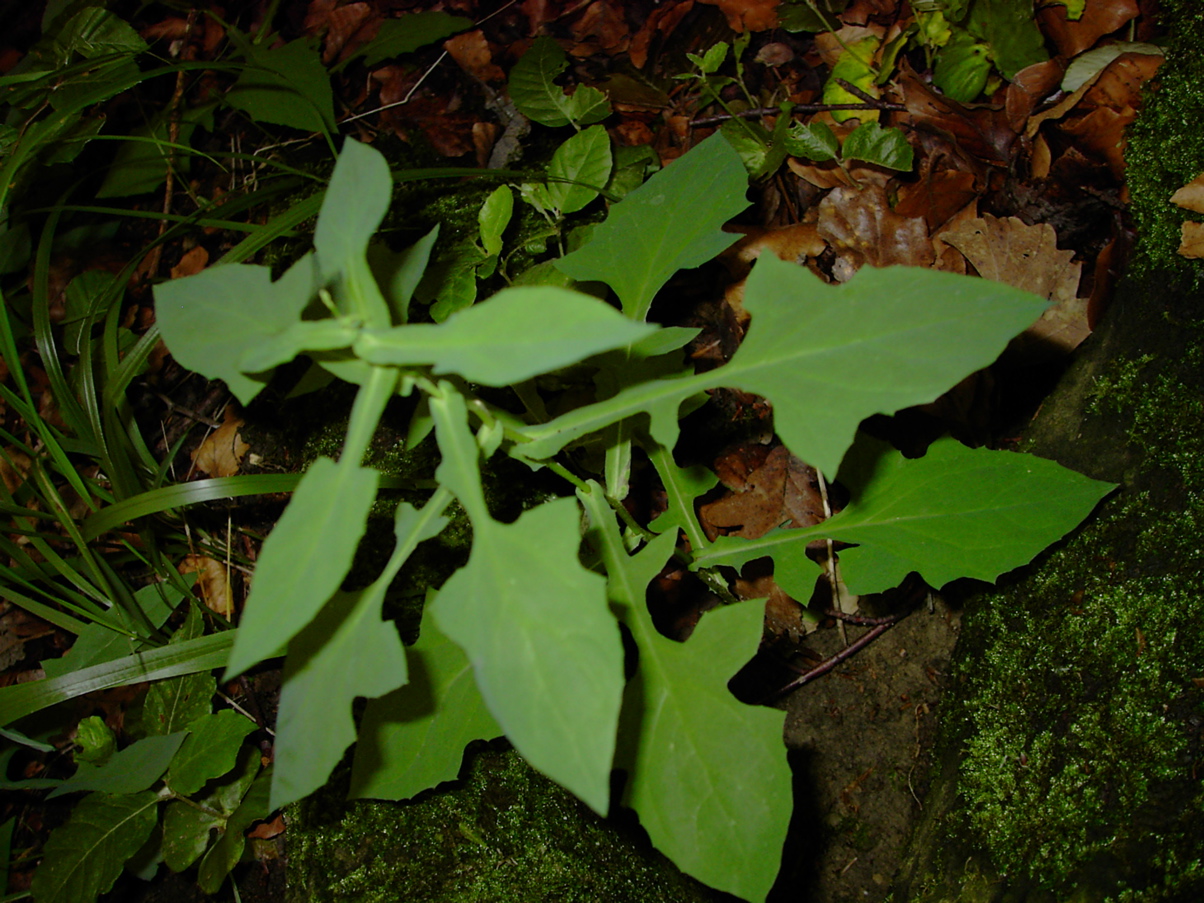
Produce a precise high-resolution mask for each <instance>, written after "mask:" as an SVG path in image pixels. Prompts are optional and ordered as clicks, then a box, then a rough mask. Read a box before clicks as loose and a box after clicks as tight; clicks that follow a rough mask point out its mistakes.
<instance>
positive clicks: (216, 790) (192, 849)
mask: <svg viewBox="0 0 1204 903" xmlns="http://www.w3.org/2000/svg"><path fill="white" fill-rule="evenodd" d="M234 752H235V758H234V760H233V767H231V768H229V769H228V770H227V771H226V773H224V774H223V775H221V776H220V777H219V778H217V779H216V780H213V781H211V782H209V784H208V785H207V786H208V788H210V791H209V792H208V793H206V794H205V796H203V797H200V798H199V799H196V800H195V802H196V803H198V804H199V805H200V806H202V807H204V808H203V809H197V808H196V807H195V806H190V805H188V804H187V803H184V802H178V801H177V802H172V803H168V805H167V807H166V808H165V809H164V812H163V845H162V853H163V861H164V862H165V863H166V864H167V867H168V868H170V869H171V870H172V871H174V872H182V871H183V870H184V869H186V868H188V867H189V866H190V865H192V864H193V863H194V862H196V860H197V859H198V858H199V857H200V856H201V854H202V853H204V852H205V849H206V848H207V847H208V846H209V841H210V832H211V831H212V830H213V829H215V828H216V829H217V830H219V831H223V832H224V831H225V829H226V824H227V821H228V820H229V818H230V816H231V815H233V814H234V813H235V812H236V811H237V810H238V808H239V807H240V806H241V805H242V802H243V799H244V798H245V797H246V796H247V791H248V790H249V789H250V787H251V785H252V783H253V782H254V781H255V777H256V775H258V774H259V771H260V766H259V762H260V759H259V750H258V749H256V748H255V747H254V746H251V745H240V746H239V747H237V748H236V749H235V751H234Z"/></svg>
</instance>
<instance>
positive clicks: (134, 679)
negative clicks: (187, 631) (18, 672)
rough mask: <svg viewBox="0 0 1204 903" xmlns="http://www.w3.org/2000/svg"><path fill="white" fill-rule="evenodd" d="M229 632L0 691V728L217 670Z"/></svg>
mask: <svg viewBox="0 0 1204 903" xmlns="http://www.w3.org/2000/svg"><path fill="white" fill-rule="evenodd" d="M235 634H236V632H235V631H233V630H231V631H227V632H225V633H219V634H214V635H213V636H204V637H199V638H198V639H195V640H190V641H189V642H187V643H184V644H182V645H180V646H171V645H168V646H163V647H160V648H159V649H148V650H146V651H144V652H139V653H137V654H135V655H127V656H124V657H122V658H118V659H114V660H113V661H108V662H101V663H100V664H98V665H91V666H90V667H87V668H84V669H82V670H80V671H72V672H70V673H68V674H64V675H63V676H62V677H56V678H52V679H46V680H33V681H29V682H28V683H23V684H14V685H13V686H11V687H2V688H0V724H12V723H13V722H14V721H16V720H18V719H20V718H24V717H25V716H26V715H30V714H32V713H33V712H36V711H38V710H39V709H44V708H47V707H48V706H52V705H54V704H55V703H59V702H63V701H64V700H67V699H74V698H76V697H77V696H83V695H85V694H87V693H95V692H96V691H97V690H107V689H110V688H112V687H120V686H125V685H126V684H133V683H140V682H142V681H147V680H164V679H166V678H169V677H175V676H177V675H179V674H195V673H197V672H198V671H212V670H213V669H214V668H220V667H222V666H223V665H224V664H225V662H226V659H227V657H228V656H229V651H230V647H231V646H232V645H233V644H234V636H235Z"/></svg>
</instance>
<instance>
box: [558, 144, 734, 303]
mask: <svg viewBox="0 0 1204 903" xmlns="http://www.w3.org/2000/svg"><path fill="white" fill-rule="evenodd" d="M747 190H748V178H747V176H746V175H745V172H744V164H743V163H742V162H741V160H740V156H739V154H737V153H736V152H735V151H734V150H733V149H732V147H731V145H730V144H728V143H727V141H726V140H724V138H723V137H722V136H721V135H714V136H712V137H710V138H708V139H707V140H706V141H703V142H702V143H701V144H699V145H698V146H697V147H695V148H693V149H692V150H691V151H690V152H689V153H687V154H685V155H684V156H682V157H681V158H679V159H678V160H675V161H674V162H673V164H672V165H671V166H668V167H666V168H665V169H663V170H661V171H660V172H658V173H656V174H655V175H654V176H652V178H650V179H649V180H648V181H647V182H645V183H644V184H643V185H641V186H640V187H639V188H637V189H635V190H634V191H632V192H630V193H629V194H628V195H627V196H626V197H625V198H623V200H622V201H620V202H619V203H617V204H615V205H614V206H613V207H612V208H611V211H610V215H609V216H608V217H607V218H606V221H605V222H603V223H602V224H601V225H599V226H598V227H597V228H596V229H595V230H594V232H593V235H592V237H591V238H590V240H589V242H588V243H587V244H586V245H585V246H584V247H582V248H580V249H578V250H576V251H574V252H573V253H571V254H568V255H566V256H565V257H563V258H561V259H560V260H558V261H556V268H557V269H559V270H561V271H562V272H564V273H567V274H568V275H569V276H572V277H573V278H574V279H576V280H577V281H579V282H585V281H589V280H598V281H601V282H605V283H606V284H608V285H609V286H610V287H611V288H613V289H614V290H615V293H616V294H617V295H618V296H619V300H620V301H621V302H622V304H623V312H624V313H625V314H626V315H627V316H629V317H631V318H632V319H634V320H641V321H642V320H644V319H646V318H647V316H648V309H649V307H651V305H652V299H653V298H654V297H655V296H656V293H657V291H658V290H659V289H660V287H661V286H662V285H664V284H665V283H666V282H667V281H668V280H669V277H670V276H672V275H673V274H674V273H676V272H677V271H678V270H680V269H690V268H692V267H696V266H699V265H700V264H703V263H705V262H706V261H708V260H710V259H711V258H712V257H714V256H715V255H716V254H718V253H719V252H720V251H722V250H724V249H725V248H727V247H728V246H729V245H731V244H732V243H733V242H734V241H735V240H736V239H737V237H738V236H736V235H734V234H732V233H729V232H724V231H722V226H723V224H724V223H726V222H727V221H728V220H729V219H731V218H732V217H733V216H735V215H736V214H737V213H739V212H740V211H741V210H743V209H744V208H745V207H747V206H748V201H747V200H746V198H745V193H746V192H747ZM685 211H689V212H688V213H686V212H685Z"/></svg>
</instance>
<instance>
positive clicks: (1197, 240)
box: [1179, 222, 1204, 258]
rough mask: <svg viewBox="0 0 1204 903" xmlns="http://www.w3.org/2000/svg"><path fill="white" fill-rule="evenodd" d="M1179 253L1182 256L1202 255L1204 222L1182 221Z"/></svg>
mask: <svg viewBox="0 0 1204 903" xmlns="http://www.w3.org/2000/svg"><path fill="white" fill-rule="evenodd" d="M1179 253H1180V254H1181V255H1183V256H1184V257H1193V258H1198V257H1204V223H1190V222H1189V223H1184V224H1183V237H1182V239H1181V240H1180V242H1179Z"/></svg>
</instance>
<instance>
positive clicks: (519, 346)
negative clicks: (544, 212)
mask: <svg viewBox="0 0 1204 903" xmlns="http://www.w3.org/2000/svg"><path fill="white" fill-rule="evenodd" d="M654 331H655V327H652V326H649V325H646V324H643V323H632V322H631V321H630V320H628V319H626V318H625V317H623V316H622V315H621V314H620V313H619V312H618V311H616V310H615V309H614V308H612V307H610V306H609V305H607V304H605V303H604V302H602V301H599V300H598V299H597V298H594V297H591V296H589V295H583V294H581V293H579V292H574V291H569V290H568V289H562V288H556V287H553V286H532V287H523V288H510V289H503V290H502V291H500V292H498V293H497V294H496V295H494V296H493V297H492V298H490V299H489V300H488V301H485V302H483V303H481V304H477V305H475V306H473V307H470V308H468V309H467V310H463V311H460V312H459V313H456V314H453V315H452V316H451V317H450V318H449V319H448V320H447V322H446V323H441V324H430V323H418V324H412V325H409V326H398V327H395V328H393V329H380V330H364V331H363V332H362V333H361V334H360V337H359V338H358V339H357V340H356V342H355V346H354V348H355V353H356V355H357V356H359V357H360V358H361V359H363V360H365V361H368V362H369V363H371V364H387V365H399V366H413V365H415V364H433V365H434V367H435V372H436V373H440V374H442V373H458V374H459V375H460V376H462V377H464V378H465V379H467V380H468V381H469V382H475V383H481V384H483V385H487V386H506V385H509V384H511V383H515V382H520V381H521V380H524V379H528V378H530V377H532V376H536V375H538V374H540V373H546V372H548V371H549V370H555V369H557V368H559V367H564V366H567V365H568V364H573V363H576V362H577V361H579V360H582V359H583V358H586V357H589V356H590V355H592V354H597V353H599V352H602V351H607V350H609V349H611V348H617V347H619V346H622V345H626V344H627V343H628V342H632V341H635V340H636V339H639V338H642V337H643V336H645V335H648V334H650V333H652V332H654Z"/></svg>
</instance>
